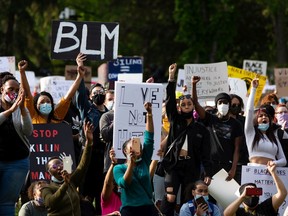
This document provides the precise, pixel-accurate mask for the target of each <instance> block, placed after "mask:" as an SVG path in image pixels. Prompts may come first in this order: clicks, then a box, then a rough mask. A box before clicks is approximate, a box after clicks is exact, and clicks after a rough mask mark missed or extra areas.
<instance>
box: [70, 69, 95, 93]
mask: <svg viewBox="0 0 288 216" xmlns="http://www.w3.org/2000/svg"><path fill="white" fill-rule="evenodd" d="M85 69H86V72H85V76H84V82H85V86H86V87H87V88H88V89H90V87H91V78H92V68H91V67H87V66H85ZM77 75H78V72H77V66H76V65H66V66H65V79H66V80H75V79H76V77H77Z"/></svg>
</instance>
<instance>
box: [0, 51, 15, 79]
mask: <svg viewBox="0 0 288 216" xmlns="http://www.w3.org/2000/svg"><path fill="white" fill-rule="evenodd" d="M15 65H16V63H15V56H1V57H0V73H1V72H10V73H12V74H13V75H14V74H15Z"/></svg>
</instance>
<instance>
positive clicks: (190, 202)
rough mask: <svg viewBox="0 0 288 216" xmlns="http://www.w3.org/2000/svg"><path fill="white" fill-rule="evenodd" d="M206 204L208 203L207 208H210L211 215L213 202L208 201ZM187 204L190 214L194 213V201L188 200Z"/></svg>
mask: <svg viewBox="0 0 288 216" xmlns="http://www.w3.org/2000/svg"><path fill="white" fill-rule="evenodd" d="M208 205H209V208H210V209H211V210H212V212H211V215H212V216H213V214H214V205H213V203H210V202H208ZM188 206H189V209H190V212H191V215H194V214H195V212H196V210H195V206H194V203H193V201H192V200H189V201H188Z"/></svg>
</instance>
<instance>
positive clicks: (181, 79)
mask: <svg viewBox="0 0 288 216" xmlns="http://www.w3.org/2000/svg"><path fill="white" fill-rule="evenodd" d="M190 82H191V81H190ZM185 85H186V80H185V70H184V69H179V70H178V75H177V84H176V91H178V92H183V87H184V86H185ZM186 86H187V85H186ZM189 94H191V92H189Z"/></svg>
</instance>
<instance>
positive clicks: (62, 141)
mask: <svg viewBox="0 0 288 216" xmlns="http://www.w3.org/2000/svg"><path fill="white" fill-rule="evenodd" d="M33 127H34V129H33V133H32V135H31V136H30V137H28V139H29V141H30V153H31V155H30V179H31V182H33V181H38V180H50V174H49V173H48V172H47V170H46V168H45V164H46V163H47V161H48V160H49V159H50V158H51V157H55V156H56V157H62V156H65V155H66V156H69V155H71V157H72V160H73V161H74V162H75V154H74V145H73V140H72V129H71V126H69V125H68V124H66V123H59V124H34V125H33ZM72 170H75V163H73V165H72Z"/></svg>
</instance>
